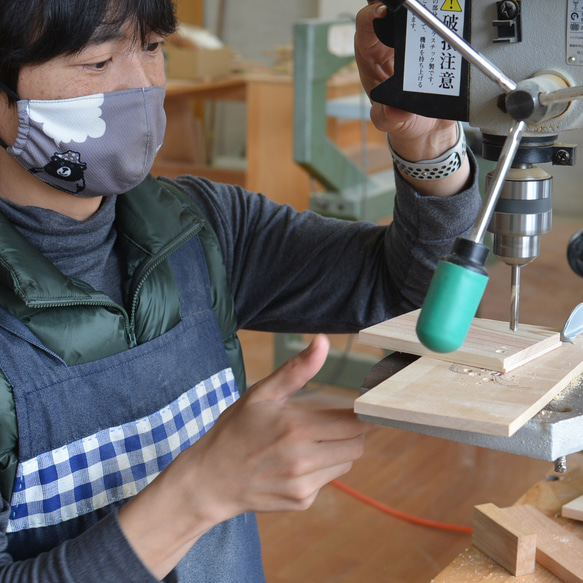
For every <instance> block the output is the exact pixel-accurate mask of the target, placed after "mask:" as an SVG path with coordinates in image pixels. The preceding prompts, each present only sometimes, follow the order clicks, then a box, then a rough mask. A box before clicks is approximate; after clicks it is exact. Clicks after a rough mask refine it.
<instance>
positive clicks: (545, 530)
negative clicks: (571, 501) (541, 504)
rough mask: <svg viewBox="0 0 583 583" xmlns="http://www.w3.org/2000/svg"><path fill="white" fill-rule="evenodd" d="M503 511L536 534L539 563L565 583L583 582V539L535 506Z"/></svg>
mask: <svg viewBox="0 0 583 583" xmlns="http://www.w3.org/2000/svg"><path fill="white" fill-rule="evenodd" d="M503 512H504V513H505V514H506V515H507V516H509V517H510V518H513V519H515V520H517V521H520V523H521V525H522V528H524V529H525V530H527V531H530V532H531V533H534V534H536V560H537V563H539V564H541V565H542V566H543V567H545V569H548V570H549V571H550V572H551V573H553V574H554V575H556V576H557V577H559V579H562V580H563V581H564V582H565V583H583V540H581V539H580V538H579V537H578V536H576V535H574V534H572V533H571V532H569V531H568V530H566V529H565V528H563V527H562V526H560V525H559V524H557V523H556V522H555V521H554V520H552V519H551V518H548V517H547V516H545V515H544V514H543V513H542V512H541V511H540V510H538V509H536V508H535V507H534V506H529V505H528V504H524V505H521V506H512V507H511V508H504V509H503Z"/></svg>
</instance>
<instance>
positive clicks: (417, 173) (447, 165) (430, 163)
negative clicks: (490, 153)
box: [387, 122, 466, 180]
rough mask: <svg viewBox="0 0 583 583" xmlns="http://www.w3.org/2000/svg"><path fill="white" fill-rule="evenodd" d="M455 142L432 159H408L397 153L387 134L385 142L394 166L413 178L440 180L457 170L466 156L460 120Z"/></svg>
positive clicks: (464, 139) (457, 125)
mask: <svg viewBox="0 0 583 583" xmlns="http://www.w3.org/2000/svg"><path fill="white" fill-rule="evenodd" d="M456 127H457V134H456V142H455V144H454V146H453V147H451V148H449V149H448V150H447V151H445V152H443V153H442V154H440V155H438V156H436V157H435V158H432V159H429V160H428V159H425V160H419V161H410V160H407V159H405V158H402V157H401V156H399V154H397V153H396V152H395V151H394V150H393V148H392V146H391V141H390V137H389V136H388V135H387V144H388V147H389V151H390V152H391V155H392V157H393V162H394V164H395V166H396V167H397V168H398V169H399V170H400V172H401V173H402V174H403V175H404V176H407V177H409V178H413V179H414V180H441V179H445V178H448V177H449V176H451V175H452V174H454V173H455V172H457V171H458V170H459V169H460V168H461V167H462V164H463V162H464V159H465V157H466V138H465V133H464V130H463V127H462V124H461V122H457V124H456Z"/></svg>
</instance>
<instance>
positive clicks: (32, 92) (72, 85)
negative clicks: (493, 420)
mask: <svg viewBox="0 0 583 583" xmlns="http://www.w3.org/2000/svg"><path fill="white" fill-rule="evenodd" d="M162 41H163V38H162V37H161V36H159V35H154V34H152V35H151V36H150V38H148V39H147V43H146V44H145V45H141V44H140V43H139V42H136V41H135V40H134V38H133V35H132V34H131V31H130V30H129V28H128V29H126V30H125V31H124V30H122V31H120V33H119V35H117V36H116V37H115V38H111V36H110V37H108V38H101V39H100V38H99V35H97V36H96V40H95V42H92V43H90V44H89V45H88V46H87V47H86V48H85V49H84V50H82V51H81V52H79V53H77V54H74V55H62V56H59V57H56V58H55V59H52V60H51V61H48V62H46V63H42V64H40V65H27V66H25V67H23V68H22V69H21V71H20V74H19V78H18V87H17V92H18V94H19V96H20V97H21V98H23V99H45V100H52V99H68V98H73V97H82V96H85V95H94V94H96V93H105V92H110V91H119V90H123V89H136V88H141V87H152V86H163V85H164V84H165V81H166V77H165V74H164V56H163V54H162V46H161V43H162ZM17 129H18V117H17V111H16V107H8V105H7V104H6V102H4V104H1V103H0V137H1V138H2V139H3V140H4V141H5V142H6V143H7V144H8V145H11V144H12V143H13V142H14V140H15V139H16V134H17Z"/></svg>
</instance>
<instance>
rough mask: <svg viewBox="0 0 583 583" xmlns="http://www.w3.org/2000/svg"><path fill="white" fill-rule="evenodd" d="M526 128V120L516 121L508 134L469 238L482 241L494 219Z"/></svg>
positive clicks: (477, 241) (478, 241)
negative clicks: (507, 176)
mask: <svg viewBox="0 0 583 583" xmlns="http://www.w3.org/2000/svg"><path fill="white" fill-rule="evenodd" d="M525 129H526V123H525V122H524V121H515V122H514V123H513V124H512V127H511V128H510V131H509V132H508V136H506V140H505V141H504V145H503V146H502V151H501V152H500V156H499V158H498V163H497V164H496V168H495V169H494V172H493V173H492V180H491V182H490V184H489V186H488V191H487V193H486V197H485V198H486V200H485V201H484V203H483V204H482V207H481V208H480V213H479V214H478V217H477V218H476V223H475V224H474V228H473V229H472V231H471V233H470V236H469V239H470V240H471V241H475V242H476V243H481V242H482V239H483V238H484V235H485V233H486V229H487V228H488V225H489V223H490V220H491V219H492V215H493V213H494V209H495V207H496V203H497V202H498V198H499V196H500V192H501V190H502V185H503V184H504V181H505V180H506V175H507V174H508V170H509V169H510V166H511V165H512V161H513V160H514V156H515V154H516V150H518V146H519V145H520V138H521V137H522V134H523V133H524V130H525Z"/></svg>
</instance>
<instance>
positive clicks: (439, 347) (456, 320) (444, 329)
mask: <svg viewBox="0 0 583 583" xmlns="http://www.w3.org/2000/svg"><path fill="white" fill-rule="evenodd" d="M488 253H489V249H488V247H486V246H485V245H483V244H481V243H475V242H474V241H470V240H469V239H461V238H459V239H457V240H456V242H455V243H454V247H453V251H452V253H451V255H448V256H447V257H444V258H443V259H441V260H440V261H439V263H438V265H437V269H436V270H435V274H434V275H433V279H432V280H431V285H430V286H429V290H428V292H427V296H426V297H425V301H424V302H423V307H422V309H421V313H420V314H419V319H418V321H417V329H416V330H417V336H418V338H419V340H420V341H421V343H422V344H423V345H424V346H425V347H427V348H429V349H430V350H433V351H434V352H453V351H454V350H457V349H458V348H459V347H460V346H461V345H462V344H463V343H464V340H465V339H466V336H467V334H468V331H469V329H470V326H471V324H472V320H473V319H474V317H475V315H476V312H477V311H478V307H479V305H480V302H481V300H482V296H483V294H484V290H485V289H486V284H487V283H488V273H487V271H486V269H485V268H484V265H485V263H486V259H487V257H488Z"/></svg>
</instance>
